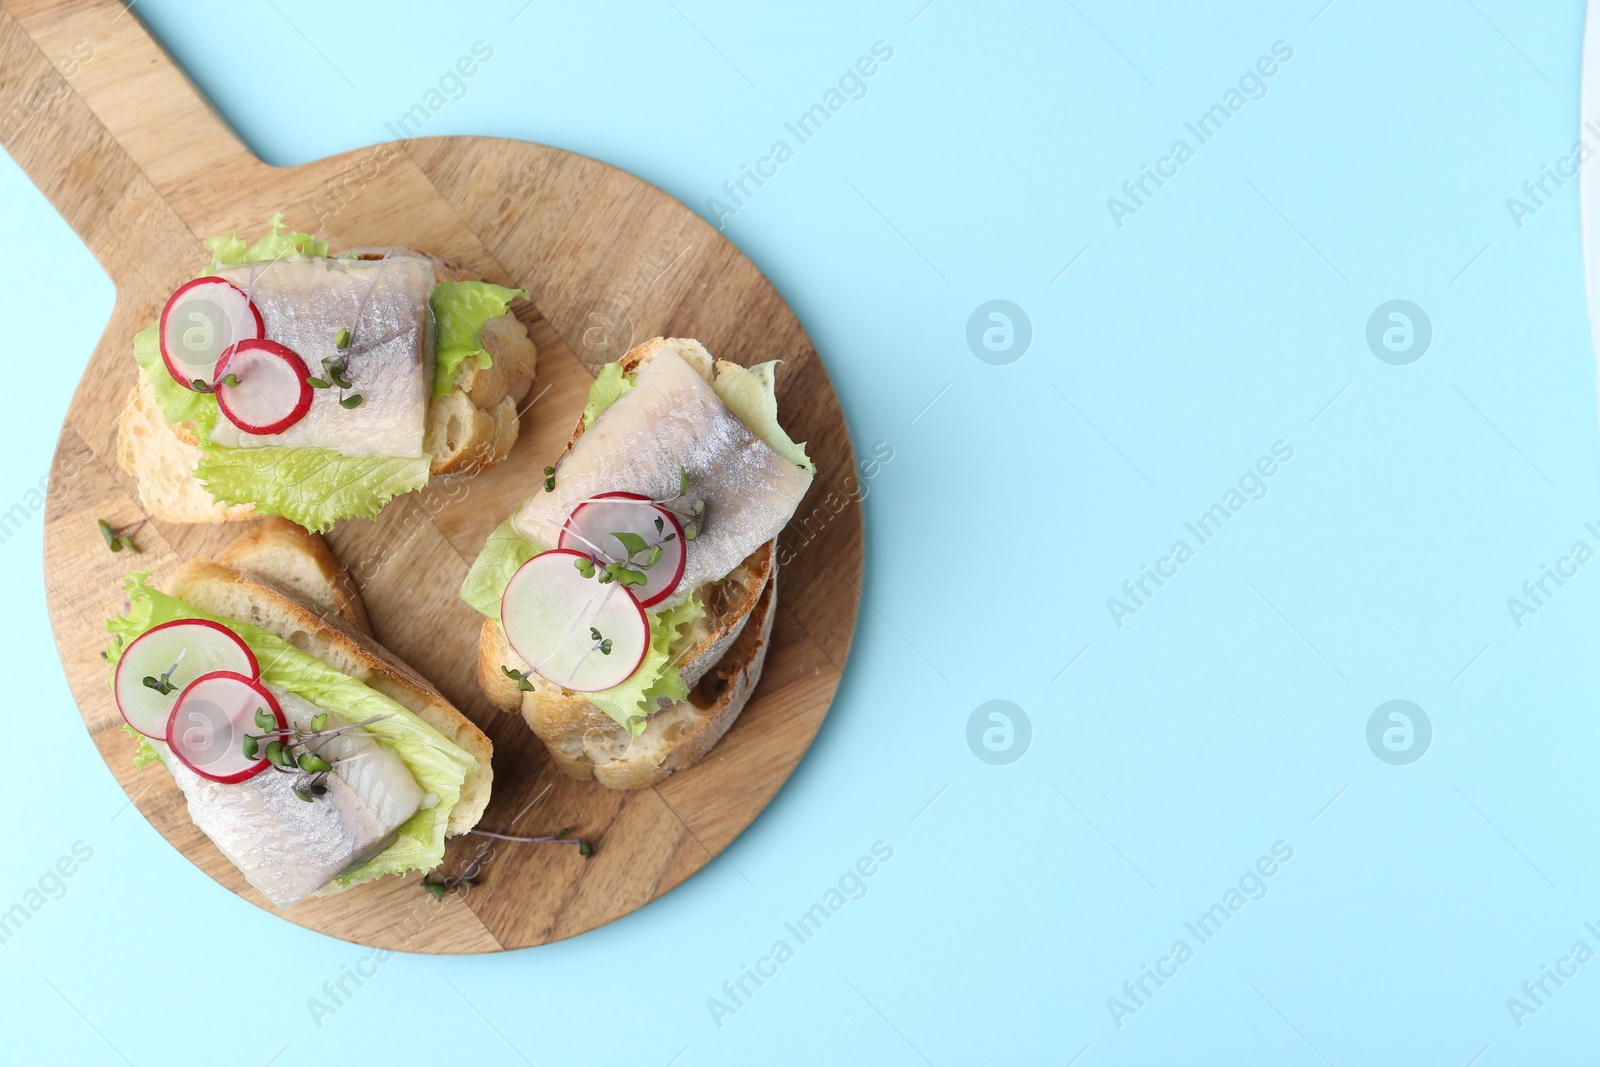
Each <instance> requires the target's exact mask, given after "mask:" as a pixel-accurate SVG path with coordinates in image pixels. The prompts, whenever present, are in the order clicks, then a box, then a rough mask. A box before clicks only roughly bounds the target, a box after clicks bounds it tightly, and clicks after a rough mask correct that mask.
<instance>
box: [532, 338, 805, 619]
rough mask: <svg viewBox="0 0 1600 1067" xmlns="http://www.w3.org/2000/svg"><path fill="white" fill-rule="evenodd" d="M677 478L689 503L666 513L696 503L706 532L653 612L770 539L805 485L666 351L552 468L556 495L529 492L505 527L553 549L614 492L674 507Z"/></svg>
mask: <svg viewBox="0 0 1600 1067" xmlns="http://www.w3.org/2000/svg"><path fill="white" fill-rule="evenodd" d="M684 469H687V470H688V472H689V493H688V496H687V497H686V498H685V499H684V500H682V501H677V502H676V503H675V504H674V506H675V507H676V508H677V509H678V510H687V508H688V504H689V501H691V500H696V499H702V500H704V501H705V502H706V520H705V524H704V529H703V530H702V532H701V533H700V536H699V537H698V538H697V539H695V540H694V541H691V542H688V544H686V545H685V549H686V551H685V560H684V571H683V579H682V581H681V583H680V584H679V586H678V589H677V591H676V592H674V593H673V594H672V595H671V596H669V597H667V598H666V599H665V600H662V601H661V602H660V603H659V604H656V605H654V606H653V607H652V610H662V609H665V608H670V607H673V606H675V605H677V604H680V603H682V602H683V601H685V600H687V599H688V598H689V596H690V595H691V594H692V593H693V592H694V590H695V589H697V588H699V587H700V586H701V585H704V584H705V583H707V582H714V581H718V580H720V579H722V578H724V577H726V576H727V575H728V574H729V572H731V571H732V570H733V569H734V568H735V567H737V566H738V565H739V563H740V562H742V561H743V560H744V558H745V557H746V556H748V555H750V553H752V552H754V551H755V550H756V549H758V548H760V547H761V546H762V545H764V544H766V543H767V542H768V541H770V540H772V539H773V538H774V537H776V536H778V534H779V532H780V531H782V529H783V528H784V526H785V525H787V524H788V522H789V520H790V519H791V518H792V517H793V516H794V511H795V508H796V507H798V506H799V504H800V501H801V499H802V498H803V497H804V496H805V494H806V490H807V489H808V488H810V486H811V477H812V476H811V474H810V472H809V471H806V470H804V469H802V468H800V467H797V466H796V465H795V464H793V463H790V462H789V461H788V460H786V459H784V458H783V457H782V456H780V455H778V453H777V452H775V451H774V450H773V448H772V446H771V445H768V444H767V443H766V442H765V441H763V440H761V438H759V437H757V436H756V435H755V433H754V432H752V431H751V429H750V428H749V427H748V426H746V425H745V424H744V422H743V421H742V420H741V419H740V418H739V417H738V416H737V415H735V414H734V413H733V412H732V411H730V410H729V409H728V407H727V405H726V404H724V403H723V402H722V400H721V399H720V398H718V396H717V394H716V392H715V391H714V390H713V389H712V388H711V385H710V384H709V383H708V382H707V381H706V380H705V378H704V377H703V376H702V375H701V374H700V373H699V372H698V371H696V370H695V369H694V368H693V367H691V366H690V365H689V364H688V363H687V362H685V361H684V360H683V358H682V357H680V356H679V355H678V354H677V353H675V352H671V351H664V352H660V353H657V354H656V355H655V357H654V358H652V359H651V360H650V361H649V362H648V363H646V364H644V366H642V367H640V368H639V371H638V373H637V374H636V375H635V377H634V385H633V388H632V389H629V390H628V391H627V392H626V393H624V394H623V395H622V396H621V397H620V398H618V399H617V400H616V401H615V402H614V403H613V404H612V405H611V406H610V407H608V408H607V409H606V410H605V411H604V412H602V413H601V414H600V417H599V418H597V419H596V420H595V422H594V425H593V426H591V427H590V428H589V429H588V430H585V431H584V432H583V434H581V435H580V436H579V437H578V440H577V441H576V442H575V443H574V444H573V446H572V450H571V451H569V452H568V453H567V454H566V456H565V457H563V458H562V459H561V461H560V462H559V463H558V464H557V465H556V473H555V484H556V487H555V489H554V491H552V492H548V493H547V492H543V491H542V490H541V491H536V492H535V493H534V494H533V496H532V497H530V498H529V500H528V502H527V503H526V504H524V505H523V507H522V509H521V510H520V511H519V512H518V513H517V516H516V519H515V521H514V524H513V525H514V526H515V527H516V529H517V530H518V532H519V533H521V534H522V535H523V536H524V537H527V538H529V539H530V540H532V541H534V542H535V543H537V544H541V545H550V546H553V545H555V544H556V542H557V540H558V539H559V537H560V533H561V527H562V525H563V524H564V523H565V522H566V519H567V516H568V515H569V514H571V512H572V509H573V507H574V506H575V505H576V504H577V503H578V502H580V501H582V500H585V499H587V498H589V497H593V496H596V495H598V494H600V493H609V492H618V491H621V492H630V493H640V494H643V495H645V496H648V497H649V498H650V499H652V500H662V499H667V498H670V497H676V496H677V495H678V487H679V481H680V472H681V471H682V470H684Z"/></svg>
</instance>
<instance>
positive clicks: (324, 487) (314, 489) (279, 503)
mask: <svg viewBox="0 0 1600 1067" xmlns="http://www.w3.org/2000/svg"><path fill="white" fill-rule="evenodd" d="M428 464H429V458H428V457H427V456H426V455H424V456H419V457H417V458H415V459H412V458H408V457H406V456H345V455H341V454H340V453H338V452H335V451H333V450H332V449H327V448H228V447H225V446H223V445H218V444H214V443H212V442H209V441H208V442H206V444H205V446H204V451H202V453H201V455H200V462H199V464H198V465H197V466H196V467H195V471H194V475H195V477H196V478H198V479H199V480H200V481H201V483H202V484H204V485H205V487H206V489H208V490H209V491H210V493H211V495H212V497H214V498H215V499H216V500H219V501H221V502H222V503H225V504H254V505H255V507H256V510H257V511H259V512H266V513H268V514H272V515H282V516H283V517H284V518H286V519H290V520H292V521H294V522H297V523H299V524H300V525H301V526H304V527H305V528H306V529H308V530H310V531H312V532H313V533H321V532H323V531H325V530H327V529H328V528H329V527H330V526H332V525H333V524H334V523H335V522H336V521H338V520H339V519H342V518H346V517H349V516H352V515H353V516H356V517H358V518H363V519H375V518H377V517H378V513H379V512H381V511H382V510H383V506H384V505H385V504H387V503H388V502H389V501H391V500H393V499H394V498H395V497H397V496H399V495H400V494H401V493H409V492H411V490H413V489H420V488H422V487H423V486H425V485H427V484H428Z"/></svg>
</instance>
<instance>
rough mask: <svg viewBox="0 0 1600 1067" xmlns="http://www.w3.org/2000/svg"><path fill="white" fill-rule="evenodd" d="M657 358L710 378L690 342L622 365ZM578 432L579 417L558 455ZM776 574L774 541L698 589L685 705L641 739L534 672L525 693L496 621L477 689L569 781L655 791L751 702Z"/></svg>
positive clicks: (678, 659) (637, 354)
mask: <svg viewBox="0 0 1600 1067" xmlns="http://www.w3.org/2000/svg"><path fill="white" fill-rule="evenodd" d="M663 351H672V352H675V353H677V354H678V355H680V356H682V357H683V358H684V360H685V361H686V362H688V363H689V364H690V365H691V366H693V367H696V368H697V369H699V370H700V371H701V373H702V374H705V375H706V376H707V377H708V378H709V377H710V376H711V375H712V374H714V373H715V367H716V366H717V364H716V363H715V362H714V361H713V360H712V358H711V355H710V353H708V352H707V351H706V350H705V347H704V346H702V345H701V344H700V342H698V341H694V340H690V339H688V338H662V337H656V338H652V339H651V340H649V341H646V342H644V343H643V344H640V345H638V346H636V347H634V348H633V349H632V350H630V351H629V352H628V353H627V354H626V355H624V356H623V357H622V359H621V361H620V362H621V363H622V367H623V369H624V370H625V371H629V372H632V371H634V370H636V369H637V368H638V367H639V366H640V365H641V364H643V363H644V362H646V361H647V360H649V359H652V358H654V356H655V355H656V353H658V352H663ZM583 431H584V426H583V419H582V417H581V416H580V417H579V419H578V424H577V426H576V427H575V428H574V429H573V431H572V435H571V437H569V438H568V440H567V447H566V450H565V451H564V452H563V453H562V454H563V455H565V454H566V451H570V450H571V449H572V446H573V445H574V444H575V443H576V442H577V440H578V438H579V437H581V436H582V435H583ZM777 576H778V563H777V542H776V541H770V542H768V543H766V544H764V545H762V546H761V547H760V548H758V549H756V551H754V552H752V553H751V554H750V555H749V556H748V557H746V558H745V560H744V562H742V563H741V564H740V565H739V566H738V567H736V568H734V570H733V572H732V573H730V574H729V575H728V576H727V577H725V578H724V579H723V580H722V581H720V582H713V583H710V584H709V585H707V586H706V587H704V588H703V589H702V590H701V593H700V596H701V597H702V601H703V602H704V603H705V605H706V617H705V618H704V619H703V620H701V621H700V622H699V623H697V624H695V625H694V626H692V627H691V629H690V630H689V631H688V632H687V633H685V634H681V635H680V636H679V638H678V640H677V641H675V642H674V643H673V646H672V650H671V655H672V660H673V662H674V663H676V664H677V665H678V673H679V676H680V677H681V678H682V679H683V681H684V683H685V685H687V686H688V687H689V689H690V691H691V692H690V699H689V700H686V701H681V702H679V703H676V704H667V705H663V706H662V707H660V708H658V709H655V710H654V712H653V713H652V716H651V720H650V722H649V723H648V724H647V725H646V727H645V730H644V732H643V733H641V734H640V735H639V736H638V737H637V738H632V739H631V740H630V738H629V737H628V733H627V730H626V729H624V728H623V727H622V726H620V725H618V724H617V722H616V721H615V720H614V719H612V718H611V717H610V716H609V715H607V714H606V713H605V712H604V711H602V710H600V709H599V708H598V707H596V706H595V705H594V704H593V703H591V702H590V701H589V700H588V698H587V697H586V696H585V695H584V694H582V693H576V692H573V691H571V690H567V689H563V688H562V687H560V686H558V685H555V684H554V683H552V682H549V681H548V680H546V679H544V678H541V677H539V676H538V675H531V676H529V678H528V682H529V684H530V685H532V687H533V688H532V689H531V690H526V691H525V690H523V689H522V688H521V686H520V685H519V684H518V683H517V682H516V681H515V680H513V679H512V678H510V677H508V676H507V675H506V673H505V668H510V669H511V670H514V671H518V672H523V671H527V670H528V664H527V663H526V662H525V661H524V660H523V659H522V657H520V656H518V655H517V653H516V651H515V650H514V649H512V648H511V646H510V643H509V642H508V641H507V640H506V636H505V631H504V630H503V629H502V628H501V626H500V622H499V620H498V619H492V618H490V619H485V620H484V622H483V628H482V630H481V632H480V634H479V638H478V684H479V685H480V686H481V687H482V689H483V692H484V695H485V696H487V697H488V698H489V700H490V701H491V702H492V703H493V704H494V705H495V706H496V707H498V708H500V709H501V710H502V711H506V712H513V711H520V712H521V713H522V717H523V719H524V720H525V721H526V722H527V724H528V726H529V728H530V729H532V730H533V732H534V733H535V734H537V735H538V736H539V738H540V740H542V741H544V742H545V746H546V747H547V748H548V749H549V750H550V754H551V755H552V756H553V757H554V758H555V760H556V763H557V765H558V766H559V767H560V768H561V769H562V770H563V771H565V772H566V773H567V774H569V775H571V776H572V777H574V778H580V779H588V778H594V779H595V780H596V781H598V782H600V784H601V785H604V786H607V787H609V788H612V789H643V788H645V787H647V786H651V785H655V784H657V783H659V782H661V781H664V780H665V779H666V778H667V777H668V776H670V775H671V774H673V773H675V772H676V771H679V770H683V769H684V768H686V767H689V766H692V765H693V764H694V763H695V762H696V761H698V760H699V759H700V758H701V757H703V756H704V755H705V754H706V753H707V752H709V751H710V750H711V747H712V746H713V745H715V744H716V743H717V741H718V740H719V739H720V738H721V737H722V735H723V734H725V733H727V731H728V728H729V727H730V726H732V725H733V721H734V720H735V719H736V718H738V716H739V712H740V711H742V710H743V709H744V706H745V704H746V703H747V702H748V701H749V699H750V694H751V693H752V692H754V690H755V687H756V684H757V683H758V682H759V681H760V680H761V669H762V666H763V664H764V663H765V659H766V649H767V644H768V639H769V637H770V634H771V630H772V616H773V613H774V606H775V604H776V601H777V584H778V583H777ZM708 680H709V682H710V683H712V684H714V685H715V686H716V693H715V697H714V699H713V698H709V697H707V696H706V691H705V690H703V689H702V685H703V684H705V683H708ZM697 695H698V697H699V699H698V700H697Z"/></svg>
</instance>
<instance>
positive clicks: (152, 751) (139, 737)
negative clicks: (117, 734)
mask: <svg viewBox="0 0 1600 1067" xmlns="http://www.w3.org/2000/svg"><path fill="white" fill-rule="evenodd" d="M122 732H123V733H125V734H127V735H128V736H129V737H131V738H133V739H134V741H136V742H137V744H136V745H135V746H134V749H133V765H134V766H135V767H137V768H139V770H141V771H142V770H144V769H145V768H146V767H148V766H150V764H152V763H160V762H161V753H159V752H157V751H156V746H154V745H152V744H151V743H150V739H149V738H148V737H146V736H145V735H144V734H141V733H140V732H139V731H138V730H135V729H134V728H133V727H131V726H129V725H128V724H127V723H123V724H122Z"/></svg>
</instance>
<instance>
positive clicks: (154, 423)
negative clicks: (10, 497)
mask: <svg viewBox="0 0 1600 1067" xmlns="http://www.w3.org/2000/svg"><path fill="white" fill-rule="evenodd" d="M396 253H400V254H406V255H413V256H418V257H419V258H422V259H427V260H429V261H430V262H432V263H433V274H434V279H435V280H436V281H440V282H448V281H473V280H477V279H476V277H475V276H474V275H472V274H471V273H469V272H467V271H464V270H462V269H460V268H459V267H456V266H454V265H453V264H451V263H449V262H447V261H445V260H442V259H440V258H439V257H437V256H432V255H427V254H425V253H420V252H412V251H410V250H408V249H363V250H361V251H360V252H358V256H359V258H362V259H381V258H383V256H384V255H386V254H390V255H392V254H396ZM482 338H483V347H484V350H485V351H486V352H488V353H489V357H490V360H491V362H490V366H488V367H487V368H479V366H478V363H477V360H472V359H469V360H464V361H463V362H462V365H461V369H460V370H459V371H457V372H456V378H455V382H454V383H453V384H454V388H453V389H452V391H451V392H450V394H449V395H447V396H438V397H434V398H432V400H431V401H430V402H429V404H428V421H427V430H426V432H425V436H424V439H423V449H424V451H426V452H427V453H428V455H429V456H430V457H431V458H430V461H429V465H428V473H429V475H430V476H431V477H435V478H440V477H445V476H447V475H470V474H475V473H477V472H478V471H479V470H482V469H483V468H485V467H490V466H493V465H494V464H496V463H499V462H500V461H501V460H503V459H505V458H506V455H507V454H509V453H510V451H511V446H512V445H514V444H516V442H517V430H518V426H519V420H518V412H517V406H518V405H519V404H520V403H521V402H522V399H523V397H525V396H527V395H528V390H529V388H531V387H532V385H533V377H534V373H535V371H536V370H537V368H538V362H539V350H538V347H537V346H536V345H535V344H534V343H533V339H532V338H530V337H529V336H528V328H527V327H526V326H524V325H523V324H522V323H521V322H520V321H519V320H518V319H517V318H516V316H514V315H513V314H511V312H509V311H507V312H506V313H505V314H504V315H501V316H500V317H499V318H495V319H490V320H489V321H488V322H486V323H484V326H483V334H482ZM199 443H200V439H199V437H198V436H197V435H196V434H195V431H194V427H193V426H191V425H186V424H180V425H176V426H172V425H168V424H167V423H166V422H165V421H164V420H163V419H162V417H161V412H160V409H158V408H157V407H156V402H155V389H154V386H153V385H152V384H151V381H150V375H149V374H147V373H146V372H145V370H144V368H143V367H140V368H139V370H138V378H137V380H136V381H135V382H134V384H133V389H132V390H131V391H130V392H129V394H128V400H127V402H126V404H124V406H123V409H122V415H121V417H120V418H119V419H118V420H117V464H118V466H120V467H121V468H122V469H123V470H125V471H127V472H128V473H129V474H131V475H133V477H134V479H135V480H136V481H137V483H138V490H139V502H140V503H141V504H142V505H143V507H144V510H145V511H146V513H148V514H149V515H150V516H151V517H152V518H155V519H159V520H161V521H163V522H183V523H205V522H236V521H239V520H242V519H248V518H252V517H253V515H254V508H252V507H251V505H249V504H219V503H217V502H216V501H215V500H213V499H212V497H211V493H210V492H209V491H207V489H206V487H205V486H204V485H202V484H201V483H200V482H199V481H197V480H196V479H195V478H194V469H195V467H196V466H197V465H198V464H199V462H200V449H199Z"/></svg>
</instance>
